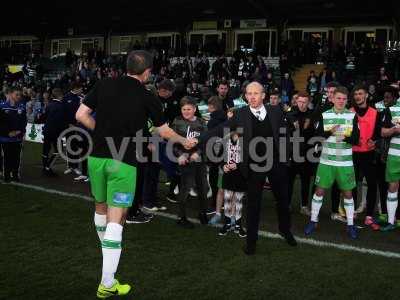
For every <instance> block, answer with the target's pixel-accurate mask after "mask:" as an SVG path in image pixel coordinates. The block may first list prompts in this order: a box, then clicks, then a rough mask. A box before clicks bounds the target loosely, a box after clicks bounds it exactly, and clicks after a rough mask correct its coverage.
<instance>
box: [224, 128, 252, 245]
mask: <svg viewBox="0 0 400 300" xmlns="http://www.w3.org/2000/svg"><path fill="white" fill-rule="evenodd" d="M226 148H227V154H228V157H227V160H226V162H227V163H226V164H225V165H224V166H223V170H224V175H223V177H222V188H223V190H224V215H225V218H224V226H223V227H222V229H221V230H220V232H219V235H226V234H227V233H228V232H229V231H232V230H234V231H235V233H237V234H238V235H239V237H242V238H243V237H246V231H245V230H244V229H243V227H242V207H243V205H242V199H243V197H244V192H245V190H246V180H245V179H244V178H243V176H242V174H241V173H240V171H239V168H238V164H239V163H240V157H241V155H240V151H241V149H240V143H239V136H238V134H237V133H235V132H233V133H232V134H231V136H230V139H229V141H228V143H227V147H226Z"/></svg>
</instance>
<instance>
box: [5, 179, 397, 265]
mask: <svg viewBox="0 0 400 300" xmlns="http://www.w3.org/2000/svg"><path fill="white" fill-rule="evenodd" d="M12 185H14V186H19V187H24V188H28V189H32V190H35V191H39V192H45V193H49V194H55V195H60V196H66V197H73V198H79V199H83V200H85V201H88V202H93V198H91V197H88V196H84V195H81V194H76V193H67V192H62V191H58V190H53V189H47V188H44V187H41V186H36V185H31V184H24V183H12ZM154 214H155V215H158V216H161V217H164V218H168V219H173V220H174V219H176V218H177V216H176V215H173V214H169V213H164V212H155V213H154ZM190 220H191V221H192V222H194V223H197V224H198V223H199V221H198V220H197V219H190ZM259 235H260V236H262V237H265V238H270V239H282V237H281V236H280V235H279V234H277V233H271V232H267V231H263V230H260V231H259ZM295 238H296V240H297V242H298V243H300V244H306V245H311V246H316V247H325V248H334V249H338V250H343V251H351V252H358V253H364V254H371V255H376V256H383V257H387V258H400V253H398V252H391V251H382V250H376V249H369V248H362V247H356V246H351V245H347V244H336V243H332V242H324V241H318V240H314V239H307V238H301V237H297V236H296V237H295Z"/></svg>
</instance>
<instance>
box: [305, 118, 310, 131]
mask: <svg viewBox="0 0 400 300" xmlns="http://www.w3.org/2000/svg"><path fill="white" fill-rule="evenodd" d="M310 124H311V120H310V119H308V118H307V119H305V121H304V126H303V128H304V129H308V127H310Z"/></svg>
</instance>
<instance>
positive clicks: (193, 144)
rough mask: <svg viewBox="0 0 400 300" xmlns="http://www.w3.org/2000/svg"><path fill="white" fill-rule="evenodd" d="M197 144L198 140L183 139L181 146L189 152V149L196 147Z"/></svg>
mask: <svg viewBox="0 0 400 300" xmlns="http://www.w3.org/2000/svg"><path fill="white" fill-rule="evenodd" d="M198 143H199V141H198V139H195V138H185V139H183V141H182V143H181V144H182V146H183V147H184V148H185V149H186V150H190V149H193V148H194V147H196V146H197V144H198Z"/></svg>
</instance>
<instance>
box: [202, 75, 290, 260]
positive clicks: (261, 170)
mask: <svg viewBox="0 0 400 300" xmlns="http://www.w3.org/2000/svg"><path fill="white" fill-rule="evenodd" d="M246 99H247V101H248V103H249V106H247V107H243V108H240V109H238V110H236V111H235V113H234V116H233V117H232V118H231V119H229V120H228V121H227V122H226V123H225V124H223V125H221V126H219V127H217V128H216V129H214V130H211V131H208V132H207V133H205V134H203V135H201V136H200V138H199V142H200V143H201V144H203V145H205V144H206V142H207V140H208V139H209V138H210V137H211V136H216V135H217V136H220V137H222V136H223V133H224V128H226V127H229V130H230V131H239V133H240V134H241V139H240V141H239V142H240V144H241V149H242V153H243V154H242V163H240V164H239V166H238V167H239V170H240V171H241V173H242V174H243V176H244V177H245V178H246V179H247V198H248V201H247V202H248V203H247V245H246V248H245V253H246V254H247V255H252V254H254V253H255V250H256V241H257V239H258V228H259V223H260V211H261V200H262V193H263V186H264V183H265V179H266V177H267V176H268V179H269V181H270V182H271V184H272V192H273V194H274V196H275V198H276V200H277V211H278V220H279V233H280V234H281V235H282V237H283V238H284V239H285V240H286V241H287V242H288V244H289V245H291V246H296V245H297V242H296V240H295V239H294V237H293V235H292V233H291V232H290V227H291V220H290V211H289V193H288V191H289V185H288V166H287V162H288V157H289V155H290V143H289V136H288V130H287V123H286V119H285V117H284V114H283V111H282V110H281V109H280V108H279V107H274V106H270V105H268V106H264V104H263V101H264V99H265V91H264V88H263V86H262V85H261V84H259V83H258V82H252V83H250V84H249V85H247V87H246ZM209 148H210V147H207V149H209Z"/></svg>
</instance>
